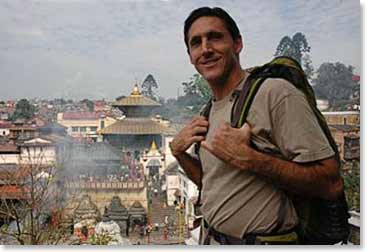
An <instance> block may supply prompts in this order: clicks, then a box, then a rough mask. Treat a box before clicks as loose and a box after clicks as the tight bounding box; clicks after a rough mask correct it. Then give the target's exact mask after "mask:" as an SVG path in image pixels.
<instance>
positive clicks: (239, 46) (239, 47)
mask: <svg viewBox="0 0 367 252" xmlns="http://www.w3.org/2000/svg"><path fill="white" fill-rule="evenodd" d="M242 48H243V42H242V37H241V36H239V37H238V38H236V39H235V41H234V50H235V52H236V54H239V53H240V52H241V51H242Z"/></svg>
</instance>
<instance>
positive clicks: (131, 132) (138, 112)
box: [100, 85, 174, 158]
mask: <svg viewBox="0 0 367 252" xmlns="http://www.w3.org/2000/svg"><path fill="white" fill-rule="evenodd" d="M112 106H113V107H116V108H118V109H120V110H121V111H122V112H123V113H124V115H125V117H124V118H123V119H122V120H118V121H117V122H115V123H114V124H112V125H110V126H108V127H106V128H104V129H103V130H101V131H100V134H101V135H102V136H103V140H107V141H108V142H109V143H110V144H111V145H113V146H115V147H117V148H119V149H121V150H122V151H123V152H127V151H129V152H131V153H134V156H135V158H138V156H139V153H141V152H142V151H145V150H149V147H150V145H151V143H152V142H153V141H154V142H155V143H156V144H157V147H158V148H162V147H163V146H164V145H165V143H164V141H165V139H164V137H165V135H172V134H174V130H173V129H172V128H170V127H169V126H168V122H167V121H163V120H162V119H161V118H160V117H159V116H156V117H153V116H152V114H153V113H152V112H153V109H155V108H158V107H160V106H161V104H160V103H158V102H156V101H154V100H152V99H150V98H148V97H146V96H143V95H142V94H141V93H140V90H139V87H138V85H135V86H134V88H133V90H132V92H131V94H130V96H127V97H122V98H118V99H117V100H116V101H115V102H113V104H112Z"/></svg>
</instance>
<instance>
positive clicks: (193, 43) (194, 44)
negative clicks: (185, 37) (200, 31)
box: [190, 39, 200, 46]
mask: <svg viewBox="0 0 367 252" xmlns="http://www.w3.org/2000/svg"><path fill="white" fill-rule="evenodd" d="M199 44H200V40H199V39H193V40H191V42H190V46H197V45H199Z"/></svg>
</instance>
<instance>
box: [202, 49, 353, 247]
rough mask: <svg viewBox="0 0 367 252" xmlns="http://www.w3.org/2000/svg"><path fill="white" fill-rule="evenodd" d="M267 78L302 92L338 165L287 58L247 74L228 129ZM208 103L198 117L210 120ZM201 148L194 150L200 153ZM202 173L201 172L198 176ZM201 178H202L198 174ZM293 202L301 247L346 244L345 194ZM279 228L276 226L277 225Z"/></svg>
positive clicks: (307, 89)
mask: <svg viewBox="0 0 367 252" xmlns="http://www.w3.org/2000/svg"><path fill="white" fill-rule="evenodd" d="M267 78H282V79H285V80H287V81H288V82H290V83H291V84H293V85H294V86H295V87H296V88H297V89H299V90H300V91H302V92H303V93H304V95H305V96H306V99H307V101H308V103H309V105H310V107H311V108H312V110H313V112H314V114H315V116H316V118H317V120H318V122H319V125H320V127H321V128H322V130H323V132H324V134H325V136H326V137H327V139H328V141H329V143H330V146H331V147H332V148H333V150H334V152H335V158H336V159H337V161H338V163H339V164H340V158H339V151H338V147H337V145H336V143H335V141H334V139H333V137H332V135H331V133H330V130H329V128H328V126H327V123H326V121H325V119H324V117H323V115H322V114H321V112H320V111H319V110H318V108H317V107H316V99H315V95H314V92H313V89H312V87H311V85H310V84H309V83H308V80H307V78H306V75H305V73H304V71H303V70H302V67H301V66H300V65H299V63H298V62H297V61H295V60H294V59H292V58H290V57H284V56H281V57H277V58H275V59H273V60H272V61H271V62H269V63H267V64H265V65H263V66H260V67H255V68H252V69H251V70H250V75H249V77H248V78H247V80H246V82H245V84H244V85H243V88H242V90H241V92H239V94H238V96H237V100H236V102H235V104H234V107H233V109H232V114H231V125H232V127H234V128H240V127H241V126H242V125H243V124H244V123H245V122H246V117H247V114H248V112H249V110H250V107H251V104H252V102H253V100H254V98H255V95H256V93H257V91H258V90H259V88H260V86H261V85H262V84H263V83H264V81H265V80H266V79H267ZM210 109H211V101H209V102H208V104H207V105H206V106H205V107H204V109H203V110H202V112H201V115H202V116H204V117H206V118H209V114H210ZM199 148H200V145H199V144H197V145H196V146H195V152H196V153H197V154H198V153H199ZM201 173H202V172H201ZM201 175H202V174H201ZM287 195H288V196H289V197H290V198H291V199H292V201H293V204H294V206H295V209H296V212H297V215H298V218H299V220H300V225H299V226H300V228H299V236H300V242H301V244H315V245H331V244H336V243H339V242H342V243H347V240H348V237H349V233H350V227H349V225H348V218H349V217H350V216H349V213H348V205H347V202H346V199H345V195H344V192H343V194H342V195H340V199H338V200H337V201H327V200H323V199H317V198H313V199H309V198H307V199H306V198H305V197H303V196H302V195H290V194H287ZM200 197H201V186H199V197H198V201H197V202H198V203H199V204H200ZM283 213H284V212H283V210H281V212H280V214H281V215H280V216H279V219H280V222H282V220H283V216H282V215H283ZM280 224H281V223H280ZM278 226H279V225H278Z"/></svg>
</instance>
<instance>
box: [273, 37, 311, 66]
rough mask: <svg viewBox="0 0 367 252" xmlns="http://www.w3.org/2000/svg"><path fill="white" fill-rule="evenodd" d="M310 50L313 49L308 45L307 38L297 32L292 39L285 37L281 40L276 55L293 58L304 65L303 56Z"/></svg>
mask: <svg viewBox="0 0 367 252" xmlns="http://www.w3.org/2000/svg"><path fill="white" fill-rule="evenodd" d="M310 50H311V47H310V46H309V45H308V42H307V39H306V36H305V35H304V34H303V33H301V32H297V33H296V34H294V35H293V37H292V38H290V37H289V36H284V37H283V38H282V39H281V40H280V42H279V44H278V46H277V48H276V51H275V54H274V55H275V56H288V57H292V58H294V59H295V60H297V61H298V63H300V65H302V56H303V55H304V53H308V52H310Z"/></svg>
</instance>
